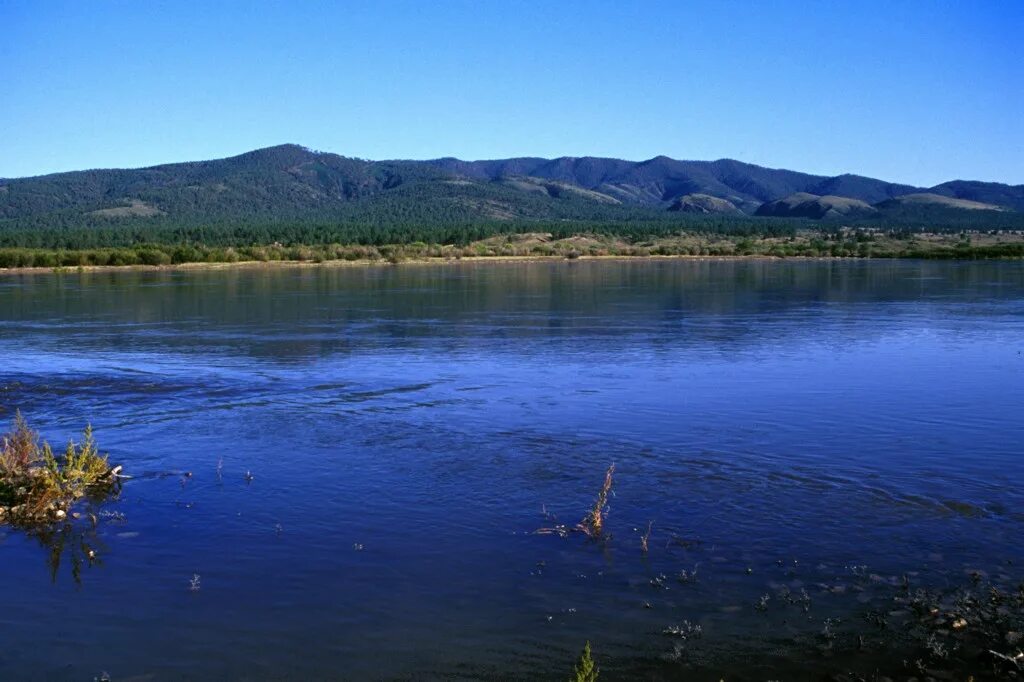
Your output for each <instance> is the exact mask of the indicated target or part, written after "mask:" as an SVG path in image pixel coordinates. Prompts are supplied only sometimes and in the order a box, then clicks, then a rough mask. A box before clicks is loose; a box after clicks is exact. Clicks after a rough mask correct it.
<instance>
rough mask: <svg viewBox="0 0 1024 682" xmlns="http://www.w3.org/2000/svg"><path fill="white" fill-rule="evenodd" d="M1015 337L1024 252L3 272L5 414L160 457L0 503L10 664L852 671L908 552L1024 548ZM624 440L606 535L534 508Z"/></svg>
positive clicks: (512, 672) (61, 669)
mask: <svg viewBox="0 0 1024 682" xmlns="http://www.w3.org/2000/svg"><path fill="white" fill-rule="evenodd" d="M1022 350H1024V264H1021V263H995V262H993V263H921V262H865V261H858V262H840V261H817V262H770V261H718V262H716V261H657V262H645V261H622V262H572V263H544V262H538V263H493V264H472V265H470V264H453V265H448V266H445V265H428V266H411V265H410V266H406V265H402V266H399V267H358V268H355V267H352V268H332V267H325V268H295V269H287V268H284V269H234V270H222V271H167V272H96V273H81V274H64V275H7V276H4V277H0V409H2V410H3V412H2V413H0V418H3V419H8V418H10V417H11V416H12V415H13V411H14V410H15V409H16V408H20V409H21V410H22V411H23V412H24V413H25V415H26V416H27V417H28V418H29V420H30V421H31V423H32V424H33V425H34V426H36V427H37V428H38V429H40V430H41V431H42V432H43V433H44V435H45V436H46V437H47V438H49V439H50V440H51V441H63V440H65V439H67V438H68V437H72V436H75V435H76V434H77V433H78V432H79V431H80V429H81V427H82V426H83V425H84V423H85V422H87V421H91V422H92V424H93V427H94V430H95V433H96V436H97V438H98V440H99V441H100V444H101V446H102V447H103V449H104V450H106V451H109V452H110V455H111V458H112V459H113V460H115V461H117V462H120V463H123V464H124V465H125V468H126V470H127V471H128V472H129V473H131V474H133V475H134V476H135V478H133V479H132V480H131V481H129V482H128V484H127V485H126V486H125V488H124V491H123V494H122V496H121V499H120V500H118V501H117V502H115V503H113V504H111V505H109V506H108V507H106V508H105V509H106V510H107V511H108V512H114V513H115V514H113V515H111V514H109V513H108V514H107V515H105V516H104V517H103V518H101V522H100V524H99V527H98V528H97V530H96V531H95V532H90V531H83V533H84V535H82V536H81V537H79V536H72V537H69V538H68V539H67V541H66V542H65V544H64V545H63V546H59V545H55V543H53V542H49V543H40V542H39V541H38V540H37V539H35V538H31V537H26V536H25V535H23V534H21V533H18V532H16V531H13V530H10V529H7V530H0V566H2V568H0V576H2V578H3V580H0V604H3V609H2V610H0V641H2V642H3V644H4V646H3V647H2V648H0V678H3V679H21V680H34V679H45V680H49V679H83V680H88V679H92V678H93V677H94V676H97V675H99V674H100V673H101V672H103V671H106V672H109V674H110V676H111V677H112V679H115V680H117V679H153V680H172V679H187V678H197V677H203V678H207V679H220V678H246V679H296V680H299V679H445V678H449V679H450V678H460V679H562V678H564V677H565V676H566V675H567V673H568V671H569V669H570V668H571V665H572V662H573V660H574V658H575V656H576V654H577V652H578V650H579V648H580V647H581V645H582V643H583V642H584V641H585V640H588V639H589V640H590V641H591V642H592V644H593V648H594V651H595V655H596V657H597V659H598V663H599V665H601V667H602V669H603V671H604V672H603V677H602V679H604V678H605V677H607V678H609V679H623V678H630V677H643V678H654V679H675V678H678V677H680V676H683V675H686V676H687V678H688V679H715V680H717V679H719V678H720V677H722V676H725V675H728V676H730V677H731V678H734V679H745V678H749V679H765V677H766V676H776V677H779V676H782V677H785V678H787V679H792V678H793V677H800V676H802V675H804V674H806V675H810V674H811V672H812V671H815V670H821V671H826V670H830V669H831V668H832V667H834V666H835V665H837V661H836V658H835V655H834V654H830V653H828V652H824V653H822V652H817V653H816V654H815V655H814V656H813V657H811V658H808V657H807V654H806V651H803V650H801V649H800V647H801V646H803V644H801V643H807V642H814V641H816V640H815V638H816V637H818V636H819V635H820V632H821V631H822V629H823V623H824V622H825V621H826V619H833V620H834V621H836V622H839V623H853V622H856V621H857V619H858V610H863V609H865V608H868V607H870V606H872V600H875V599H877V600H884V599H887V598H888V597H887V596H886V595H885V594H884V590H883V589H882V587H886V586H889V584H890V583H892V581H893V580H895V577H896V576H902V575H904V574H909V575H910V576H911V578H912V579H913V580H914V581H915V583H916V584H924V585H939V586H941V585H952V584H955V583H957V582H958V581H962V580H964V579H965V575H966V574H967V573H969V572H971V571H980V572H983V574H984V575H986V576H993V577H995V578H999V579H1002V580H1005V581H1013V580H1016V579H1020V578H1022V577H1024V576H1022V575H1021V574H1020V571H1019V569H1018V568H1017V566H1019V565H1020V563H1021V561H1024V551H1022V549H1021V546H1022V545H1021V543H1020V537H1021V530H1022V527H1024V507H1022V502H1024V492H1022V491H1021V487H1020V480H1021V475H1022V473H1024V466H1022V462H1021V454H1022V452H1021V446H1020V444H1021V442H1022V441H1024V426H1022V422H1021V420H1020V416H1021V414H1022V413H1024V357H1022V355H1021V351H1022ZM612 462H614V463H615V465H616V479H615V488H614V493H615V494H614V497H613V498H612V501H611V514H610V517H609V520H608V528H609V532H610V533H611V535H612V538H611V539H610V540H609V541H608V542H606V543H594V542H589V541H587V540H585V539H584V538H582V537H579V536H573V537H569V538H564V539H563V538H559V537H557V536H550V535H535V534H533V533H532V531H534V530H535V529H537V528H540V527H543V526H550V525H553V524H555V523H567V524H570V525H572V524H574V523H575V522H576V521H578V520H579V519H580V517H581V516H582V515H583V513H584V511H585V510H586V509H587V507H588V505H589V504H590V503H591V501H592V500H593V498H594V495H595V494H596V492H597V489H598V488H599V486H600V483H601V480H602V478H603V475H604V470H605V469H606V468H607V466H608V465H609V464H610V463H612ZM218 469H219V470H220V475H219V476H218ZM184 472H191V473H192V476H191V478H184V477H183V474H184ZM247 472H250V473H251V480H248V481H247V476H246V474H247ZM122 515H123V518H122ZM552 517H557V519H555V518H552ZM648 522H652V523H653V532H652V535H651V541H650V551H649V553H648V554H647V555H646V556H644V555H643V554H642V553H641V551H640V541H639V535H640V533H639V530H642V529H644V528H645V527H646V526H647V523H648ZM82 542H85V543H86V546H88V547H89V548H92V549H94V551H96V554H97V560H96V561H95V562H93V563H92V565H90V562H88V561H83V562H81V563H82V565H81V567H80V571H75V572H74V573H76V574H77V577H76V575H74V574H73V571H72V566H73V564H74V563H75V559H76V549H75V548H76V547H78V550H77V558H78V559H81V551H80V550H81V547H82V546H83V545H81V543H82ZM76 543H78V544H77V545H76ZM55 546H56V547H57V549H56V551H55V550H54V547H55ZM55 558H59V559H60V562H59V565H56V566H55V564H56V561H55ZM54 567H55V568H56V571H55V573H53V574H52V573H51V568H54ZM694 569H695V570H696V571H697V574H698V576H699V578H698V580H697V581H696V582H692V583H682V582H679V581H678V580H677V579H676V578H677V576H678V574H679V573H680V571H682V570H686V571H688V572H691V571H693V570H694ZM196 574H198V575H199V576H200V578H201V588H200V589H199V590H198V591H195V592H193V591H190V590H189V582H190V579H191V578H192V577H193V575H196ZM663 576H664V577H663ZM879 585H881V586H882V587H879ZM801 590H806V591H807V593H808V595H809V596H810V597H812V598H813V607H812V608H809V609H808V610H804V609H802V608H796V607H794V606H793V605H792V604H786V603H785V602H784V600H783V599H781V598H780V597H779V595H780V594H783V593H786V592H790V593H792V594H798V593H800V591H801ZM762 595H770V596H771V600H770V601H769V607H768V608H767V609H766V610H763V611H762V610H760V609H759V608H757V604H758V602H759V599H760V597H761V596H762ZM683 621H689V622H690V623H693V624H700V625H701V626H702V628H703V635H702V637H701V638H700V639H699V640H690V641H681V640H679V639H678V638H672V637H666V636H665V635H663V634H662V632H663V630H664V629H665V628H667V627H669V626H673V625H679V624H680V623H682V622H683ZM838 627H842V626H838ZM815 651H817V650H815ZM787 661H789V662H790V663H787ZM844 664H845V663H844ZM787 666H793V667H787ZM787 672H788V673H789V674H788V675H787Z"/></svg>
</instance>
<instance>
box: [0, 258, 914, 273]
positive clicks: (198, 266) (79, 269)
mask: <svg viewBox="0 0 1024 682" xmlns="http://www.w3.org/2000/svg"><path fill="white" fill-rule="evenodd" d="M675 260H688V261H740V260H743V261H747V260H770V261H781V260H894V259H891V258H873V259H872V258H851V257H846V256H798V257H793V258H781V257H779V256H767V255H764V254H751V255H746V256H693V255H687V254H679V255H667V256H662V255H645V256H629V255H612V256H579V257H577V258H566V257H565V256H560V255H557V256H556V255H552V256H463V257H461V258H451V257H444V256H437V257H426V258H408V259H404V260H402V261H400V262H398V263H392V262H389V261H387V260H385V259H366V258H361V259H358V260H344V259H339V260H324V261H312V260H267V261H260V260H245V261H234V262H215V263H205V262H203V263H174V264H169V265H139V264H133V265H74V266H59V267H52V268H50V267H27V268H0V276H2V275H20V274H26V275H32V274H37V275H38V274H50V275H53V274H57V275H69V274H71V275H73V274H78V273H89V272H114V271H123V272H177V271H182V270H186V271H187V270H227V269H232V270H233V269H263V268H268V269H269V268H317V267H321V268H346V267H352V268H360V267H371V266H379V267H401V266H406V265H462V264H478V263H543V262H556V263H557V262H564V263H572V262H578V261H675Z"/></svg>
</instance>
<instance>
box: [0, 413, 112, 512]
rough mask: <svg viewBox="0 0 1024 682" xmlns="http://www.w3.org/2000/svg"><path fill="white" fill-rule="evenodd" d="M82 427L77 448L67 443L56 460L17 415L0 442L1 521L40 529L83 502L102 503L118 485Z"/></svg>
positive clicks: (105, 461) (90, 428)
mask: <svg viewBox="0 0 1024 682" xmlns="http://www.w3.org/2000/svg"><path fill="white" fill-rule="evenodd" d="M119 472H120V467H114V468H111V466H110V464H109V462H108V461H107V458H106V456H104V455H101V454H100V452H99V449H98V447H97V445H96V441H95V439H94V438H93V435H92V427H90V426H86V428H85V434H84V438H83V441H82V443H81V445H78V444H76V443H74V441H69V442H68V444H67V447H66V448H65V449H64V453H63V454H62V455H55V454H54V453H53V450H52V449H51V448H50V445H49V444H48V443H46V442H45V441H44V442H43V443H42V445H40V441H39V434H38V432H36V431H34V430H33V429H32V428H31V427H29V425H28V423H27V422H26V421H25V418H24V417H23V416H22V415H21V413H20V412H18V413H17V414H16V415H15V417H14V423H13V426H12V429H11V431H10V432H9V433H7V434H6V435H4V436H3V437H2V438H0V522H8V523H12V524H21V525H29V526H32V525H45V524H48V523H53V522H57V521H61V520H63V519H65V518H67V516H68V514H69V513H70V511H71V507H72V506H73V505H74V504H75V502H77V501H78V500H80V499H82V498H86V497H94V498H104V497H106V496H108V495H110V494H111V493H112V492H114V489H115V488H116V487H117V485H118V483H119V478H118V473H119Z"/></svg>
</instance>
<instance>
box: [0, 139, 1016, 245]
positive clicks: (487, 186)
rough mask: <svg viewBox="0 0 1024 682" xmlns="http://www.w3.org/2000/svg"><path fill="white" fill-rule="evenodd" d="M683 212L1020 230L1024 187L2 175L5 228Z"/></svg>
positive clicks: (638, 166)
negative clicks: (977, 224) (965, 224)
mask: <svg viewBox="0 0 1024 682" xmlns="http://www.w3.org/2000/svg"><path fill="white" fill-rule="evenodd" d="M673 216H676V217H677V218H679V219H681V217H682V216H687V217H694V216H716V217H722V218H725V217H730V218H737V219H739V218H745V217H747V216H751V217H763V218H771V217H776V218H780V217H781V218H799V219H806V220H823V221H830V220H842V221H853V222H856V221H882V222H886V221H890V222H898V223H922V224H925V223H932V222H934V223H944V222H948V223H961V222H963V221H965V220H966V221H973V222H979V221H980V222H981V223H991V224H993V225H995V226H999V227H1003V226H1006V225H1007V224H1010V225H1014V226H1015V225H1019V224H1022V222H1021V219H1022V217H1024V185H1006V184H1000V183H992V182H978V181H969V180H954V181H951V182H945V183H942V184H940V185H936V186H934V187H914V186H910V185H905V184H899V183H892V182H886V181H884V180H877V179H874V178H869V177H864V176H860V175H849V174H846V175H838V176H834V177H826V176H820V175H811V174H808V173H800V172H796V171H791V170H781V169H772V168H763V167H761V166H756V165H752V164H748V163H742V162H740V161H734V160H731V159H721V160H718V161H679V160H676V159H671V158H668V157H666V156H658V157H655V158H653V159H649V160H647V161H639V162H634V161H624V160H621V159H609V158H597V157H562V158H557V159H543V158H533V157H523V158H512V159H501V160H491V161H462V160H459V159H455V158H441V159H433V160H428V161H410V160H391V161H368V160H363V159H357V158H350V157H344V156H340V155H338V154H332V153H326V152H318V151H313V150H310V149H307V148H305V147H301V146H299V145H294V144H286V145H280V146H276V147H269V148H266V149H259V150H256V151H252V152H248V153H246V154H241V155H239V156H234V157H230V158H226V159H218V160H213V161H196V162H188V163H174V164H166V165H160V166H153V167H150V168H140V169H131V170H125V169H112V170H86V171H76V172H68V173H56V174H52V175H43V176H37V177H30V178H20V179H2V180H0V230H2V229H5V228H8V229H19V228H20V229H31V228H40V227H46V228H69V227H78V228H82V227H84V228H96V227H99V228H109V227H116V226H119V225H148V224H197V223H200V222H210V223H214V224H222V225H223V224H231V223H233V222H243V223H252V222H254V221H255V222H260V223H275V222H288V221H320V222H331V221H352V222H362V223H367V224H369V223H374V222H377V221H379V222H381V223H382V224H383V223H389V224H394V223H396V222H397V223H401V222H417V221H419V222H424V221H426V222H431V221H434V222H464V223H471V222H473V221H481V220H484V221H530V220H578V221H635V220H667V219H673ZM1008 221H1009V223H1008Z"/></svg>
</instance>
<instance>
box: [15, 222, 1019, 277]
mask: <svg viewBox="0 0 1024 682" xmlns="http://www.w3.org/2000/svg"><path fill="white" fill-rule="evenodd" d="M656 256H677V257H678V256H705V257H707V256H710V257H723V256H724V257H737V256H760V257H774V258H823V257H826V258H827V257H834V258H925V259H993V258H1024V232H996V233H980V232H964V233H960V234H927V233H897V232H876V231H871V230H861V229H853V230H848V229H844V230H837V231H835V232H822V231H802V230H800V231H792V232H791V233H782V234H725V233H703V232H701V233H697V232H694V233H690V232H681V233H677V234H671V235H661V236H656V237H640V236H637V237H623V236H621V235H613V234H604V233H579V234H571V235H562V236H560V235H559V234H558V233H554V232H526V233H515V234H501V235H497V236H492V237H488V238H485V239H478V240H476V241H471V242H467V243H461V244H460V243H428V242H423V241H414V242H409V243H402V244H376V245H374V244H341V243H332V244H303V243H281V242H270V243H268V244H257V245H247V246H222V245H211V244H207V243H201V242H189V243H179V244H162V243H148V244H138V245H133V246H117V247H97V248H31V247H9V248H0V268H76V267H95V266H99V267H111V266H168V265H184V264H191V263H240V262H265V263H266V262H286V261H289V262H303V263H323V262H338V261H351V262H382V263H385V262H389V263H400V262H403V261H421V260H459V259H462V258H513V257H520V258H566V259H575V258H581V257H582V258H588V257H656Z"/></svg>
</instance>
